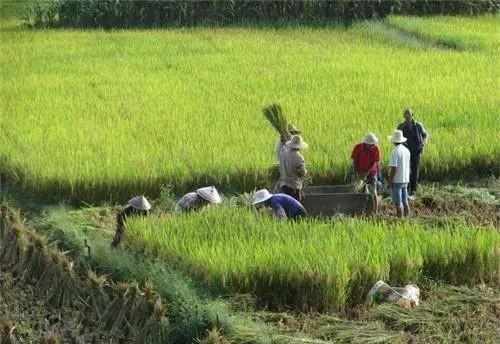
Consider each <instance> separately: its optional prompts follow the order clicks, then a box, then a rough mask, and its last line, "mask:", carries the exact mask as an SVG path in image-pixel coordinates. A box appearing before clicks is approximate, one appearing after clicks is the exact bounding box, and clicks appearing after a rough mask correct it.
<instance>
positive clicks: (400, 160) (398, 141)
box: [388, 130, 410, 217]
mask: <svg viewBox="0 0 500 344" xmlns="http://www.w3.org/2000/svg"><path fill="white" fill-rule="evenodd" d="M388 138H389V140H391V142H392V143H393V144H394V149H393V150H392V153H391V160H390V162H389V169H390V170H389V186H390V188H391V196H392V202H393V203H394V205H395V207H396V214H397V216H399V217H403V214H404V215H405V216H410V205H409V204H408V183H409V182H410V151H409V150H408V148H406V147H405V146H404V145H403V143H405V142H406V137H404V136H403V132H402V131H401V130H395V131H394V134H392V135H391V136H389V137H388Z"/></svg>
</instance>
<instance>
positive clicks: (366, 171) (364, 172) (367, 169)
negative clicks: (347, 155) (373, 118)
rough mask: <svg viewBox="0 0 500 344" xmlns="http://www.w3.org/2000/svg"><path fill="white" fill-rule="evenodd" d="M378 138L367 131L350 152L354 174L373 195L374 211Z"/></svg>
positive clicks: (376, 206) (378, 155)
mask: <svg viewBox="0 0 500 344" xmlns="http://www.w3.org/2000/svg"><path fill="white" fill-rule="evenodd" d="M377 143H378V138H377V136H375V134H374V133H367V134H366V135H365V136H364V137H363V140H362V141H361V142H360V143H358V144H356V146H354V149H353V151H352V154H351V159H352V160H353V165H354V166H353V167H354V172H355V174H356V176H357V177H358V178H359V179H361V180H363V183H364V186H365V187H366V188H367V189H368V191H369V192H370V193H371V194H372V195H373V200H374V202H375V213H377V211H378V198H377V172H378V162H379V161H380V150H379V148H378V146H377Z"/></svg>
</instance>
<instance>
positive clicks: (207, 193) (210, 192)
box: [196, 186, 222, 204]
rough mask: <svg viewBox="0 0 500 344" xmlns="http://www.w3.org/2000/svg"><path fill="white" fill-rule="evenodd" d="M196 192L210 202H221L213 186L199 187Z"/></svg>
mask: <svg viewBox="0 0 500 344" xmlns="http://www.w3.org/2000/svg"><path fill="white" fill-rule="evenodd" d="M196 193H197V194H198V195H200V196H201V197H203V198H204V199H206V200H207V201H209V202H211V203H217V204H218V203H222V199H221V198H220V195H219V193H218V192H217V189H216V188H215V186H207V187H204V188H200V189H198V190H196Z"/></svg>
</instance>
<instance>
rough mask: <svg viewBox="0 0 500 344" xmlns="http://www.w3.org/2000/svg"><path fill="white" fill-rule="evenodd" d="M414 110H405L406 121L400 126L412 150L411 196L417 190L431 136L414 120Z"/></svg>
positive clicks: (407, 144) (407, 145)
mask: <svg viewBox="0 0 500 344" xmlns="http://www.w3.org/2000/svg"><path fill="white" fill-rule="evenodd" d="M413 116H414V112H413V110H412V109H409V108H408V109H405V111H404V112H403V117H404V119H405V121H404V122H403V123H400V124H399V125H398V128H397V129H398V130H401V131H402V132H403V135H404V137H406V139H407V141H406V143H405V146H406V147H408V149H409V150H410V190H409V191H410V195H411V194H413V193H414V192H415V191H416V190H417V185H418V177H419V173H420V154H422V151H423V150H424V145H425V144H426V143H427V140H428V139H429V134H428V133H427V131H426V130H425V129H424V126H423V125H422V123H420V122H417V121H415V120H414V118H413Z"/></svg>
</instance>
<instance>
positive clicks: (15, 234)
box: [0, 224, 26, 264]
mask: <svg viewBox="0 0 500 344" xmlns="http://www.w3.org/2000/svg"><path fill="white" fill-rule="evenodd" d="M4 237H5V239H2V250H1V255H0V261H2V262H5V263H11V264H17V263H19V262H20V261H21V258H22V255H23V251H24V249H25V246H26V239H25V234H24V228H23V226H22V224H11V226H9V228H7V229H6V231H5V234H4Z"/></svg>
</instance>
